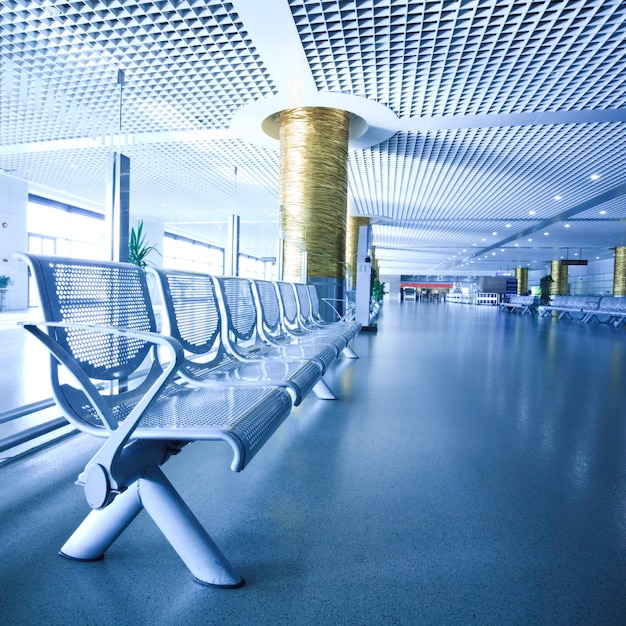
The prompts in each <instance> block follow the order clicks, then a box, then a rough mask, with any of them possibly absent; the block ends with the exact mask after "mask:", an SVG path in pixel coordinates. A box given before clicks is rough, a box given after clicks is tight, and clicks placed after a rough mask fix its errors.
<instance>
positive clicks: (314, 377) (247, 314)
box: [149, 269, 334, 404]
mask: <svg viewBox="0 0 626 626" xmlns="http://www.w3.org/2000/svg"><path fill="white" fill-rule="evenodd" d="M149 271H150V272H151V273H152V274H153V275H154V276H155V277H156V279H157V281H158V285H159V287H160V291H161V295H162V298H163V304H164V308H165V320H164V332H166V334H168V335H170V336H172V337H174V338H175V339H177V340H178V341H180V343H181V345H182V346H183V348H184V350H185V358H184V361H183V363H182V365H181V367H180V374H181V376H183V377H184V378H185V380H187V381H189V382H191V383H192V384H194V385H200V386H203V387H210V386H213V385H215V384H218V385H221V384H223V383H224V382H227V383H229V384H233V385H241V386H245V385H250V384H256V385H270V386H281V387H285V388H286V389H288V390H289V392H290V393H291V394H292V396H293V400H294V404H299V403H300V402H301V401H302V399H303V398H304V397H305V396H306V395H307V394H308V393H309V392H310V391H311V390H312V389H316V390H317V391H316V392H317V393H319V394H320V395H321V397H323V398H329V397H334V396H332V394H330V395H329V391H328V389H327V387H326V386H325V385H324V384H322V385H321V388H320V387H316V386H317V385H318V383H319V382H320V379H321V376H322V368H321V367H320V365H319V364H318V363H317V362H315V361H311V360H306V359H302V358H301V359H295V358H288V357H286V356H284V355H281V354H280V353H279V351H278V350H275V349H273V348H272V347H271V346H269V345H268V344H266V343H264V342H263V341H261V339H260V337H258V335H257V332H256V308H255V305H254V298H253V295H252V291H251V288H250V283H249V281H248V280H247V279H244V278H233V279H218V278H216V277H214V276H210V275H208V274H200V273H195V272H181V271H177V270H157V269H151V270H149Z"/></svg>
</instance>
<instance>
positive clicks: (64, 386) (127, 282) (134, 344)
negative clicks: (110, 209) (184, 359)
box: [18, 253, 162, 434]
mask: <svg viewBox="0 0 626 626" xmlns="http://www.w3.org/2000/svg"><path fill="white" fill-rule="evenodd" d="M18 256H20V257H21V258H23V259H24V260H26V261H27V263H28V264H29V266H30V269H31V271H32V273H33V277H34V278H35V281H36V284H37V288H38V290H39V299H40V303H41V311H42V313H43V316H44V319H45V321H46V322H55V323H67V324H68V325H69V324H88V325H91V326H98V327H109V328H115V329H123V330H127V331H136V332H146V331H148V332H155V331H156V323H155V318H154V314H153V311H152V305H151V302H150V296H149V293H148V287H147V283H146V277H145V274H144V272H143V270H142V269H141V268H139V267H137V266H136V265H131V264H128V263H114V262H107V261H89V260H79V259H69V258H63V257H52V256H42V255H33V254H26V253H23V254H20V255H18ZM31 332H33V331H32V330H31ZM46 332H47V334H48V335H49V336H50V337H51V339H52V340H53V342H55V343H56V344H58V345H59V346H60V348H62V349H63V350H64V352H65V353H66V354H67V355H68V356H69V361H71V363H70V365H71V366H72V367H75V368H77V369H76V371H75V372H73V374H74V377H75V378H76V377H77V376H78V377H80V378H79V379H78V382H79V384H78V385H76V384H75V381H74V380H69V379H68V378H67V376H64V374H63V373H62V372H63V369H64V368H61V366H60V364H59V362H58V361H57V359H56V358H51V372H50V373H51V385H52V391H53V394H54V397H55V399H56V401H57V402H58V403H59V405H60V406H61V407H62V408H63V409H64V412H65V415H66V417H68V419H71V420H72V421H74V422H75V423H76V425H77V426H79V427H80V428H82V429H83V430H87V431H88V432H92V433H94V434H95V433H96V432H97V431H98V430H100V429H102V428H105V427H106V428H109V429H113V428H115V425H116V423H117V422H118V421H120V420H122V419H124V417H125V416H126V414H128V412H129V411H130V410H131V409H132V407H133V406H134V404H135V402H136V399H133V398H131V397H130V396H131V395H132V392H128V393H126V392H125V385H122V387H120V389H119V390H118V391H116V393H115V396H113V395H111V396H109V398H108V400H107V401H106V403H105V402H104V401H99V402H97V401H96V405H97V406H98V407H99V409H98V411H99V413H98V412H97V411H95V410H94V408H93V406H92V405H91V402H90V401H89V400H88V399H87V397H86V395H85V394H86V393H87V394H90V395H91V397H92V398H95V397H97V396H98V395H99V394H98V392H97V391H96V387H95V385H96V384H97V381H105V382H107V383H108V382H109V381H120V382H124V381H126V380H127V379H129V378H131V377H132V375H133V374H134V373H135V372H137V371H138V370H139V369H140V368H142V366H143V363H144V360H145V358H146V357H147V356H148V354H149V352H150V350H151V345H152V344H150V343H148V342H146V341H145V340H144V339H142V338H138V337H134V336H128V335H124V334H105V333H101V332H97V331H96V330H95V329H94V330H89V329H83V328H70V327H62V326H61V327H47V330H46ZM42 340H43V339H42ZM157 370H158V372H157ZM161 371H162V370H161V369H160V367H158V366H157V365H155V364H153V372H154V374H155V375H158V373H159V372H161ZM141 384H143V383H141ZM146 384H149V381H148V382H147V383H146ZM127 397H128V399H127Z"/></svg>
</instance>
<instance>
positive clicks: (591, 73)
mask: <svg viewBox="0 0 626 626" xmlns="http://www.w3.org/2000/svg"><path fill="white" fill-rule="evenodd" d="M0 55H1V56H0V72H1V74H0V79H1V85H0V169H2V170H4V171H6V172H9V173H10V174H12V175H14V176H18V177H21V178H24V179H26V180H29V181H32V182H33V183H36V184H37V185H40V186H45V187H49V188H52V189H58V190H64V191H65V192H66V193H68V194H71V195H72V196H74V197H77V198H82V199H84V201H85V202H86V203H88V204H89V205H90V206H91V205H93V204H103V202H104V194H105V187H106V171H107V168H106V164H107V158H108V154H109V153H110V151H111V150H114V149H121V150H123V151H124V152H125V153H126V154H128V155H129V156H130V158H131V211H132V213H133V215H135V216H137V217H144V218H149V219H156V220H159V221H163V222H165V223H166V227H167V229H169V230H173V231H175V232H181V233H185V234H189V235H191V236H195V237H197V238H200V239H205V240H211V239H212V238H213V237H215V236H216V233H218V232H221V231H222V230H223V228H222V225H223V224H226V223H227V222H228V219H229V216H230V215H231V214H233V213H238V214H239V215H240V216H241V220H242V232H243V234H244V241H245V242H246V243H245V245H246V247H247V249H246V250H245V251H246V252H248V253H249V254H256V255H258V256H272V255H273V254H274V250H275V240H276V237H277V233H278V213H279V206H278V176H279V166H278V143H277V142H276V141H275V140H273V139H265V135H264V134H263V133H262V132H261V129H260V125H261V123H262V122H263V121H264V120H267V119H268V117H269V118H270V119H271V115H272V114H273V113H276V112H277V111H278V110H280V108H281V107H282V106H284V104H285V103H287V104H291V103H302V104H316V103H317V104H320V105H321V106H342V107H345V108H347V109H348V110H350V111H351V113H353V115H354V116H355V119H357V118H360V119H361V120H363V121H364V124H365V126H362V127H361V134H360V135H359V134H358V133H357V134H355V136H354V138H353V142H352V143H351V146H352V147H351V150H350V156H349V159H350V161H349V191H350V206H351V211H352V212H353V213H355V214H358V215H362V216H368V217H370V218H371V219H372V222H373V223H374V228H373V236H374V244H375V245H376V251H377V258H378V260H379V263H380V267H381V272H383V273H385V271H388V272H393V273H412V274H463V273H468V274H473V273H477V271H478V270H476V267H477V266H478V265H480V267H481V270H480V272H481V273H483V272H493V271H495V270H498V269H509V268H513V267H516V266H517V265H519V264H522V265H527V266H530V267H531V268H542V267H544V266H545V264H546V262H549V261H550V260H551V259H555V258H560V257H561V256H563V255H570V256H571V255H572V254H574V252H575V253H577V254H583V256H585V257H586V258H589V259H595V258H596V257H599V258H609V257H611V256H612V254H613V252H612V248H613V247H615V246H618V245H626V228H625V224H626V204H625V194H626V152H625V151H624V148H623V147H624V145H625V140H626V124H625V122H626V3H624V2H622V1H621V0H603V1H602V2H597V1H594V0H567V1H565V0H561V1H555V0H498V1H497V2H496V1H494V0H432V1H431V0H428V1H424V0H419V1H418V0H404V1H401V2H395V1H394V2H389V1H388V0H386V1H382V0H341V1H338V0H335V1H328V0H325V1H321V0H264V1H263V2H259V1H258V0H233V1H231V2H225V1H210V0H209V1H206V0H180V1H174V0H171V1H167V0H158V1H157V0H153V1H138V2H127V1H125V0H107V1H103V0H102V1H99V0H85V1H72V2H52V1H51V0H46V1H39V0H12V1H2V2H0ZM120 70H122V71H123V73H124V84H123V85H120V84H119V82H118V72H119V71H120ZM357 121H358V120H357ZM357 135H358V136H357ZM359 137H361V138H362V139H361V141H360V143H359ZM246 232H248V233H256V235H257V236H246Z"/></svg>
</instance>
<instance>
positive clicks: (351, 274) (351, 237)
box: [346, 215, 370, 289]
mask: <svg viewBox="0 0 626 626" xmlns="http://www.w3.org/2000/svg"><path fill="white" fill-rule="evenodd" d="M369 223H370V218H369V217H357V216H355V215H349V216H348V222H347V232H346V282H347V285H346V288H347V289H355V288H356V270H357V251H358V248H359V227H361V226H369Z"/></svg>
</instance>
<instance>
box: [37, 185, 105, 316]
mask: <svg viewBox="0 0 626 626" xmlns="http://www.w3.org/2000/svg"><path fill="white" fill-rule="evenodd" d="M105 228H106V225H105V220H104V215H102V214H101V213H96V212H94V211H88V210H87V209H81V208H79V207H75V206H72V205H70V204H64V203H62V202H57V201H55V200H49V199H48V198H42V197H40V196H34V195H30V196H29V197H28V205H27V211H26V229H27V231H28V251H29V252H33V253H35V254H51V255H57V256H65V257H73V258H83V259H105V258H106V240H105ZM38 304H39V300H38V296H37V290H36V289H35V287H34V284H33V280H32V277H31V278H30V279H29V284H28V306H38Z"/></svg>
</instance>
